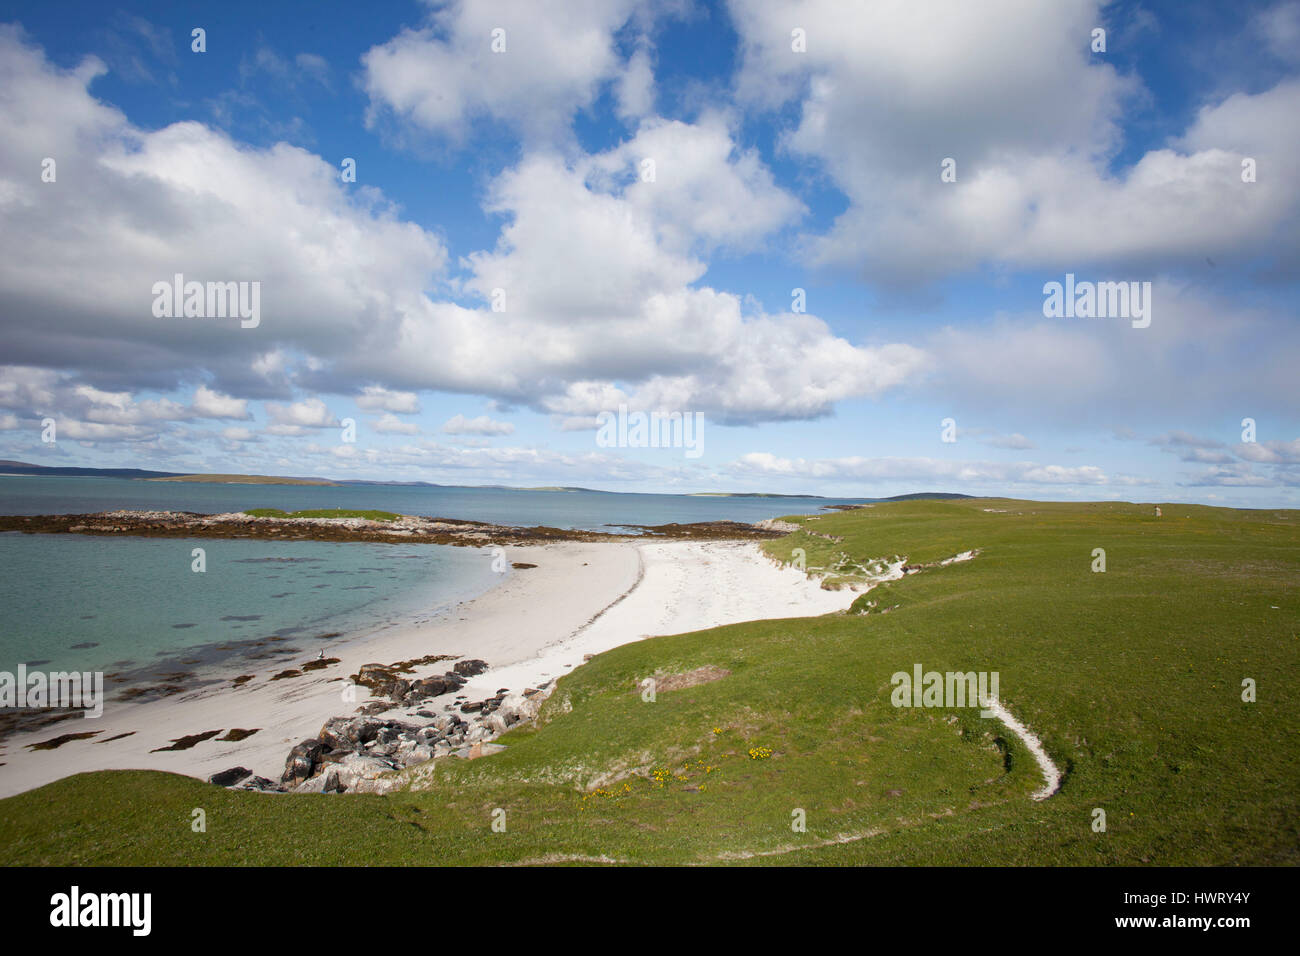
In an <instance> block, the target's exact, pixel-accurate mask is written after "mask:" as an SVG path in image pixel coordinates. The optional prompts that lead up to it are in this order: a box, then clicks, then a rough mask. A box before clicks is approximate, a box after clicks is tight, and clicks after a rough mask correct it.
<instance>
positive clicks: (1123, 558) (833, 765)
mask: <svg viewBox="0 0 1300 956" xmlns="http://www.w3.org/2000/svg"><path fill="white" fill-rule="evenodd" d="M1162 507H1163V511H1164V515H1163V517H1160V518H1156V517H1155V516H1154V509H1153V507H1152V506H1149V505H1131V504H1109V503H1108V504H1043V503H1038V502H1027V501H1007V500H990V499H975V500H967V501H952V502H934V501H925V502H906V503H882V504H877V505H873V506H870V507H867V508H863V509H861V510H856V511H849V512H841V513H836V514H828V515H824V516H820V517H812V518H799V519H789V520H792V521H795V522H797V523H799V524H800V525H801V526H802V527H803V528H804V529H805V530H803V531H799V532H795V533H793V534H792V535H790V536H789V537H788V538H785V539H782V540H778V541H774V542H770V543H769V544H768V545H767V547H768V549H769V550H770V551H771V552H772V553H773V554H774V555H776V556H779V557H782V558H786V559H789V558H790V557H791V556H792V555H793V554H794V549H796V548H801V549H803V552H804V560H806V562H807V565H808V566H809V568H810V569H812V568H834V569H835V571H836V573H837V575H838V576H839V578H841V579H843V578H845V577H850V578H851V577H852V576H854V575H855V574H856V573H857V571H858V568H859V567H860V566H865V565H867V564H868V563H869V562H871V561H872V560H874V559H879V558H890V557H893V556H895V555H897V556H906V558H907V560H908V564H909V566H923V567H922V569H921V570H920V571H918V572H916V573H912V574H908V575H907V576H905V577H903V578H901V579H899V580H897V581H893V582H890V583H888V584H884V585H881V586H880V587H878V588H876V589H875V590H873V591H871V592H870V593H869V594H867V595H864V596H863V597H861V598H859V600H858V601H857V603H856V604H855V608H856V609H857V610H863V609H866V610H867V611H868V613H851V614H844V615H831V616H827V617H823V618H818V619H813V620H798V621H770V622H759V623H752V624H742V625H736V626H732V627H726V628H720V629H717V630H713V631H705V632H700V633H695V634H685V635H678V636H673V637H666V638H659V639H656V640H652V641H643V642H639V643H636V644H631V645H627V646H624V647H621V648H618V649H616V650H613V651H611V652H609V653H606V654H602V655H600V656H599V657H597V658H595V659H593V660H592V661H591V662H590V663H588V664H586V665H585V666H583V667H581V668H579V669H578V670H576V671H575V672H574V673H572V674H571V675H569V676H568V677H566V678H564V679H563V680H562V681H561V682H560V684H559V686H558V688H557V690H556V692H555V694H554V695H553V696H552V697H551V699H550V700H549V701H548V703H547V705H546V708H545V709H544V711H543V714H542V721H541V722H540V725H539V726H538V727H536V728H529V729H525V730H517V731H513V732H511V733H509V734H507V735H506V736H504V737H503V738H501V742H502V743H505V744H507V745H508V749H507V750H505V751H504V752H503V753H500V754H497V755H495V756H491V757H488V758H484V759H481V760H476V761H473V762H458V761H455V760H447V761H439V762H438V763H437V764H436V765H435V766H431V765H425V766H424V767H423V768H417V770H416V771H414V773H413V777H414V779H415V786H416V787H419V788H422V789H412V790H411V791H409V792H400V793H396V794H391V795H389V796H385V797H379V796H359V795H344V796H274V795H264V794H256V793H237V792H231V791H226V790H222V789H219V788H217V787H212V786H208V785H206V784H203V783H200V782H198V781H195V780H191V779H188V778H183V777H176V776H171V775H167V774H161V773H150V772H111V773H96V774H85V775H81V776H77V777H73V778H70V779H67V780H63V781H60V782H58V783H55V784H52V785H50V786H47V787H43V788H41V789H40V790H37V791H34V792H31V793H27V794H23V795H20V796H17V797H13V798H10V799H8V800H4V801H0V846H2V847H3V848H4V849H3V851H0V855H2V856H3V859H2V860H0V862H4V863H10V864H13V863H19V864H47V863H49V864H53V863H59V864H68V863H73V864H86V863H90V864H119V863H144V864H150V863H158V864H222V863H242V864H258V863H275V864H286V863H287V864H293V863H314V864H374V863H413V864H446V863H470V864H489V863H502V862H507V863H518V862H529V861H532V862H566V861H574V862H582V861H611V862H632V863H716V862H752V863H775V864H858V863H867V864H1118V865H1141V864H1146V863H1150V864H1224V865H1233V864H1295V863H1297V862H1300V822H1298V821H1300V813H1298V810H1300V737H1298V736H1297V734H1296V733H1295V726H1294V723H1295V720H1296V715H1297V712H1298V711H1297V702H1298V695H1297V691H1296V688H1297V686H1300V632H1298V631H1297V628H1296V621H1297V611H1300V597H1298V594H1300V589H1298V588H1297V584H1300V527H1298V525H1300V512H1295V511H1289V512H1288V511H1229V510H1223V509H1214V508H1205V507H1196V506H1190V505H1176V504H1169V505H1163V506H1162ZM1096 548H1102V549H1104V550H1105V560H1106V571H1105V572H1104V573H1097V572H1094V571H1093V570H1092V568H1093V566H1094V561H1095V560H1096V559H1095V557H1094V554H1093V551H1094V549H1096ZM968 550H976V551H977V552H978V553H977V554H976V556H975V557H974V558H973V559H972V560H970V561H966V562H961V563H954V564H949V565H946V566H941V565H938V563H937V562H939V561H941V560H942V559H945V558H949V557H952V556H954V555H956V554H958V553H960V552H964V551H968ZM868 602H872V603H871V604H869V603H868ZM918 663H919V664H921V665H923V667H924V668H925V669H926V670H938V671H949V670H953V671H980V670H988V671H997V672H998V673H999V676H1000V696H1001V699H1002V700H1003V702H1004V703H1005V704H1006V705H1007V706H1008V707H1009V708H1010V709H1011V711H1012V712H1013V713H1014V714H1015V715H1016V716H1017V717H1019V718H1020V719H1021V720H1022V721H1023V722H1024V723H1025V724H1027V725H1028V727H1029V728H1031V729H1032V730H1033V731H1035V732H1036V733H1037V734H1038V736H1039V737H1040V738H1041V739H1042V741H1043V744H1044V745H1045V747H1046V749H1047V751H1048V753H1049V754H1050V755H1051V757H1052V758H1053V760H1054V761H1055V762H1056V763H1057V765H1058V766H1060V767H1061V769H1062V770H1063V771H1064V772H1065V777H1064V782H1063V785H1062V787H1061V789H1060V791H1059V792H1058V793H1057V794H1056V795H1055V796H1052V797H1051V798H1049V799H1047V800H1045V801H1042V802H1036V801H1033V800H1031V799H1030V798H1029V795H1030V794H1031V793H1032V792H1033V791H1034V790H1035V789H1036V788H1037V787H1038V786H1039V785H1040V783H1041V777H1040V775H1039V772H1038V768H1037V766H1036V765H1035V763H1034V761H1033V760H1032V759H1031V757H1030V755H1029V754H1028V752H1027V751H1026V750H1025V748H1024V747H1023V746H1022V745H1021V744H1020V743H1019V741H1018V740H1017V739H1016V738H1015V737H1013V736H1011V735H1010V734H1008V733H1007V732H1006V731H1005V728H1004V727H1003V726H1002V725H1001V724H1000V723H997V722H995V721H993V720H991V719H982V718H980V717H979V714H978V710H975V709H960V710H958V709H947V708H942V707H940V708H896V707H894V706H892V705H891V702H890V695H891V691H892V689H893V688H892V686H891V684H890V677H891V675H892V674H894V673H895V672H897V671H908V672H910V671H911V670H912V668H913V665H914V664H918ZM706 667H707V668H710V670H709V671H707V672H701V673H702V675H703V676H707V677H712V678H714V679H712V680H709V681H707V682H704V683H695V684H691V682H690V681H689V680H678V681H670V680H666V678H667V676H668V675H681V674H687V673H690V672H692V671H695V670H696V669H699V668H706ZM723 671H727V672H729V673H727V674H726V675H725V676H721V677H719V676H718V675H720V674H722V673H723ZM651 675H659V677H660V678H661V681H660V689H659V690H658V691H657V694H656V697H655V700H654V701H653V702H647V701H645V700H643V697H642V694H641V692H640V691H639V690H638V686H637V684H638V681H640V680H641V679H643V678H645V677H648V676H651ZM1246 678H1251V679H1253V680H1254V681H1255V682H1256V685H1257V688H1258V690H1257V694H1258V700H1257V701H1256V702H1254V703H1246V702H1243V700H1242V681H1243V679H1246ZM674 683H678V684H686V685H687V686H680V687H678V688H677V689H666V688H668V687H671V686H672V685H673V684H674ZM195 808H201V809H203V810H204V811H205V813H206V821H207V832H206V833H195V832H193V829H192V827H191V820H192V815H193V811H194V809H195ZM498 809H499V810H503V811H504V816H503V815H502V814H500V813H495V814H494V811H497V810H498ZM1097 809H1100V810H1104V812H1105V816H1106V829H1105V831H1104V832H1097V831H1095V830H1094V821H1095V820H1096V819H1097V816H1096V815H1095V813H1094V811H1095V810H1097ZM799 811H802V812H803V815H804V816H806V821H807V828H806V832H796V831H795V829H794V828H792V821H795V820H797V819H798V817H799V816H800V813H799ZM494 819H495V820H496V821H498V828H499V822H500V821H501V820H503V819H504V824H505V827H504V832H498V831H497V830H494V829H493V822H494Z"/></svg>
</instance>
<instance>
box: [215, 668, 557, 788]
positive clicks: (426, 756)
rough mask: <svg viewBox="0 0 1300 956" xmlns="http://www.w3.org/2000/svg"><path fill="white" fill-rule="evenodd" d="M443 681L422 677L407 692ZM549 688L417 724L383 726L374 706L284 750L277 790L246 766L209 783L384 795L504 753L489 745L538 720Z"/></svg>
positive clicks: (470, 705) (470, 704)
mask: <svg viewBox="0 0 1300 956" xmlns="http://www.w3.org/2000/svg"><path fill="white" fill-rule="evenodd" d="M460 664H463V665H465V666H464V670H465V672H466V673H467V674H470V675H477V674H479V673H482V671H483V670H484V669H486V667H487V665H486V664H485V663H484V662H483V661H479V660H470V661H461V662H460ZM459 666H460V665H458V667H459ZM368 669H369V670H368ZM361 670H362V672H363V673H369V674H372V675H373V674H378V673H379V670H385V671H389V672H391V670H392V668H385V667H384V666H383V665H366V667H363V668H362V669H361ZM445 676H455V677H456V678H457V680H458V681H459V682H460V683H457V684H456V688H459V687H460V686H461V685H462V684H463V683H464V678H462V677H460V676H459V675H445ZM442 679H443V678H425V680H424V681H415V682H413V683H412V684H411V687H415V686H417V685H421V684H424V683H425V681H430V680H432V681H438V680H442ZM403 683H405V681H403ZM553 686H554V685H553V684H552V683H551V682H549V681H548V682H547V683H546V684H544V685H542V686H541V687H529V688H526V689H525V690H523V691H522V692H519V693H512V692H511V691H510V689H509V688H502V689H501V690H500V691H499V692H498V693H497V694H496V695H494V696H492V697H489V698H487V699H485V700H478V701H466V702H465V703H464V704H461V705H460V706H459V707H455V706H450V705H449V706H448V709H447V710H445V711H444V712H443V713H433V712H430V711H427V710H426V711H421V712H420V714H423V715H427V716H425V717H424V718H423V719H424V721H425V722H424V723H422V724H416V723H411V722H409V721H404V720H392V719H387V720H385V719H382V718H380V717H378V716H376V715H375V714H372V713H366V712H365V711H366V710H367V709H368V708H369V707H370V706H373V705H367V706H363V707H361V708H358V710H359V712H358V713H356V714H353V715H352V716H341V717H331V718H330V719H329V720H327V721H325V723H324V725H323V726H322V727H321V729H320V731H319V733H317V735H316V736H315V737H313V738H311V739H309V740H304V741H302V742H301V743H299V744H298V745H297V746H295V747H294V748H293V749H292V750H291V751H289V756H288V757H287V758H286V760H285V765H284V773H283V774H282V775H281V778H280V782H279V783H278V784H277V783H275V782H273V781H271V780H267V779H266V778H264V777H256V776H253V775H252V772H251V771H250V770H248V769H247V768H245V767H232V768H231V769H230V770H223V771H222V772H221V773H218V774H213V775H212V777H210V778H209V781H208V782H209V783H214V784H217V785H219V786H224V787H232V788H233V789H237V790H257V791H264V792H276V793H322V794H326V793H384V792H387V791H388V790H389V789H391V788H392V787H393V786H394V785H395V783H396V782H397V781H396V778H395V777H394V776H393V774H394V772H395V771H398V770H404V769H406V768H408V767H414V766H418V765H419V764H422V763H427V762H428V761H430V760H437V759H440V758H445V757H457V758H460V759H465V760H474V759H476V758H478V757H482V756H487V755H488V754H492V753H496V752H497V751H500V750H504V749H505V748H504V747H502V746H500V745H499V744H493V743H491V741H492V740H493V739H494V738H495V737H497V736H499V735H501V734H503V733H505V732H506V731H507V730H509V729H511V728H512V727H515V726H517V725H519V724H520V723H529V722H531V721H533V720H534V719H536V717H537V712H538V710H539V709H540V707H541V705H542V702H543V701H545V700H546V698H547V697H548V696H549V695H550V692H551V689H552V688H553ZM407 693H409V691H408V692H407ZM404 696H405V695H404ZM420 714H417V715H416V716H419V715H420Z"/></svg>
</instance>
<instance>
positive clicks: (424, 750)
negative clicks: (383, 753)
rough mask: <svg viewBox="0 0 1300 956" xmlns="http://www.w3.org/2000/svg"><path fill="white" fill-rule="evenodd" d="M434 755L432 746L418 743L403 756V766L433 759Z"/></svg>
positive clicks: (410, 765)
mask: <svg viewBox="0 0 1300 956" xmlns="http://www.w3.org/2000/svg"><path fill="white" fill-rule="evenodd" d="M433 757H434V751H433V748H432V747H430V746H428V745H426V744H417V745H416V746H414V747H412V748H411V750H410V751H409V752H407V753H406V754H405V755H404V756H403V757H402V766H403V767H414V766H415V765H416V764H420V763H426V762H427V761H430V760H432V759H433Z"/></svg>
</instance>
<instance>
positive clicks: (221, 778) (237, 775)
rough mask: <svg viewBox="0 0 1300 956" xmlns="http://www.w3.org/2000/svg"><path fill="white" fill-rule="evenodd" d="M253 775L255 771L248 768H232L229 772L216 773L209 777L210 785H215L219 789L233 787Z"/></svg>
mask: <svg viewBox="0 0 1300 956" xmlns="http://www.w3.org/2000/svg"><path fill="white" fill-rule="evenodd" d="M252 775H253V771H251V770H249V769H248V768H247V767H231V768H230V769H229V770H222V771H221V772H220V773H214V774H213V775H212V776H210V777H208V783H215V784H216V785H217V786H218V787H233V786H234V785H235V784H237V783H239V782H240V781H241V780H244V779H247V778H248V777H251V776H252Z"/></svg>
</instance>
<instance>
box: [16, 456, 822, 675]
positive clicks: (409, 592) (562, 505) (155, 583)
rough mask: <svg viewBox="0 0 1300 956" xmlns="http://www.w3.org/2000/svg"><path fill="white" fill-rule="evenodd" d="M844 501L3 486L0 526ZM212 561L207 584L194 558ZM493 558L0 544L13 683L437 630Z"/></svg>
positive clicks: (513, 518)
mask: <svg viewBox="0 0 1300 956" xmlns="http://www.w3.org/2000/svg"><path fill="white" fill-rule="evenodd" d="M839 501H840V500H839V499H823V498H780V499H771V498H768V499H764V498H720V497H690V496H686V495H641V494H638V495H629V494H610V493H605V492H546V491H512V490H506V489H497V488H421V487H415V488H409V487H392V486H374V485H370V486H355V485H341V486H337V487H320V486H294V485H236V484H197V483H195V484H191V483H178V482H148V481H133V480H129V479H119V478H28V477H17V476H0V514H60V513H62V514H75V513H84V512H95V511H111V510H116V509H138V510H147V509H159V510H170V511H192V512H201V513H220V512H229V511H242V510H245V509H248V508H258V507H270V508H282V509H284V510H286V511H291V510H300V509H315V508H376V509H380V510H384V511H395V512H400V513H403V514H418V515H428V516H438V517H447V518H463V519H469V520H477V521H489V522H494V523H497V524H510V525H549V526H552V527H559V528H582V529H589V530H612V529H616V528H619V527H623V526H626V525H634V524H647V525H655V524H666V523H668V522H691V521H713V520H735V521H757V520H760V519H762V518H768V517H775V516H778V515H782V514H797V513H814V512H817V511H820V510H821V509H822V508H823V507H824V506H825V505H828V504H834V503H839ZM196 547H200V548H203V549H204V550H205V552H206V571H205V572H203V573H196V572H194V571H193V570H192V567H191V565H192V561H193V558H192V556H191V551H192V549H193V548H196ZM491 565H492V561H491V557H490V552H489V551H487V550H483V549H475V548H455V547H444V546H437V545H412V544H400V545H388V544H369V543H338V542H324V541H290V542H276V541H244V540H231V539H192V540H191V539H172V538H136V537H121V538H118V537H113V538H105V537H97V536H83V535H40V534H37V535H29V534H21V533H16V532H15V533H7V534H0V670H7V671H13V670H14V669H15V668H16V667H17V665H18V664H20V663H25V664H28V665H29V666H32V667H39V668H41V669H49V670H65V669H68V670H70V669H78V670H102V671H106V672H109V673H119V674H126V675H129V677H130V680H131V682H137V681H155V682H156V681H157V680H158V677H159V675H161V674H167V673H176V672H189V673H199V674H203V673H224V674H229V673H230V672H231V671H232V670H242V669H243V668H245V667H246V666H247V667H253V666H255V665H257V664H259V663H260V664H261V665H262V667H263V668H264V667H265V663H266V662H267V661H268V660H270V661H279V660H283V661H284V662H285V666H286V667H288V666H290V664H291V663H297V662H301V661H303V660H307V659H309V658H312V657H315V656H316V654H317V652H318V651H320V650H322V649H324V650H325V651H326V653H327V656H328V651H329V642H330V641H332V640H338V639H339V638H322V637H321V635H323V634H328V633H331V632H343V634H345V635H346V634H349V633H355V632H357V631H359V630H364V629H368V628H373V627H376V626H379V625H382V624H384V623H385V622H388V621H399V620H410V619H411V618H412V617H413V616H415V615H417V614H418V615H422V616H429V615H430V614H431V613H432V612H433V611H434V610H436V609H438V608H440V607H448V606H450V605H452V604H454V603H456V602H457V601H460V600H465V599H467V598H470V597H473V596H474V595H476V594H479V593H482V592H483V591H485V590H487V589H488V588H489V587H491V586H492V585H493V584H495V583H497V582H498V581H499V580H500V576H499V575H497V574H495V573H493V571H492V569H491Z"/></svg>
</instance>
